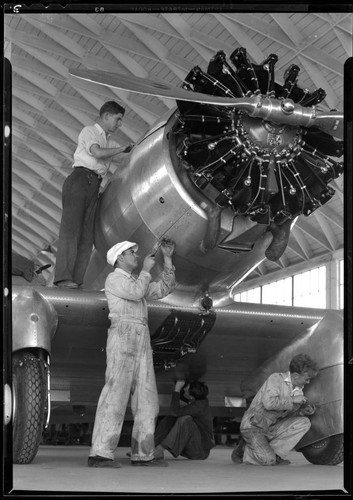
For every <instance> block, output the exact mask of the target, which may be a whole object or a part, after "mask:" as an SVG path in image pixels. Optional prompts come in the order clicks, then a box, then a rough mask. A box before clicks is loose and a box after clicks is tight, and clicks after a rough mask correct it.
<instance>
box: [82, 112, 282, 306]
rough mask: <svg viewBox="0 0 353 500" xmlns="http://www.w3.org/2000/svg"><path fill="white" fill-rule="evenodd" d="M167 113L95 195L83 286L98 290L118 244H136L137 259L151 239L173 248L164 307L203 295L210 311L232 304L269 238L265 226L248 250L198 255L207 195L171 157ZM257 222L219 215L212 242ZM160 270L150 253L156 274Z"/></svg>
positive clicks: (192, 301)
mask: <svg viewBox="0 0 353 500" xmlns="http://www.w3.org/2000/svg"><path fill="white" fill-rule="evenodd" d="M176 119H177V118H176V114H175V113H173V114H172V115H171V116H170V118H169V119H168V120H167V121H164V120H163V121H161V123H160V124H156V126H155V127H154V128H153V129H152V132H150V133H149V134H147V135H146V136H145V137H144V138H143V139H142V140H141V141H140V142H139V143H138V144H137V145H136V146H135V148H134V149H133V151H132V153H131V155H130V158H129V159H127V160H126V161H125V162H124V163H123V164H121V165H120V166H119V167H118V169H117V170H116V173H115V175H114V177H113V179H112V181H111V183H110V184H109V185H108V187H107V189H106V191H105V192H104V194H103V196H102V197H101V200H100V204H99V208H98V214H97V219H96V230H95V247H96V250H95V252H94V255H93V257H92V260H91V265H90V267H89V270H88V272H87V274H86V286H90V287H91V288H96V289H97V288H98V289H101V288H103V287H104V280H105V277H106V276H107V274H108V273H109V272H111V270H112V268H111V267H110V266H108V265H107V264H106V262H105V255H106V252H107V250H108V249H109V248H110V247H111V246H113V245H114V244H115V243H117V242H118V241H122V240H129V241H134V242H137V243H138V244H139V246H140V248H139V255H140V256H141V258H143V256H144V254H146V253H147V252H149V251H150V249H151V248H152V246H153V245H154V243H155V242H156V240H157V239H159V238H162V237H168V238H172V239H173V240H175V242H176V253H175V257H174V263H175V267H176V269H177V283H178V285H177V288H176V291H175V292H174V293H173V295H171V296H169V297H168V303H173V304H175V305H178V304H179V305H193V304H196V303H197V301H198V299H199V298H200V297H201V296H203V295H204V293H205V292H206V293H208V294H209V295H210V296H211V297H212V299H213V301H214V305H225V304H228V303H231V302H232V300H233V299H232V288H233V286H234V285H235V284H236V283H239V282H240V281H241V280H242V279H243V278H244V277H245V276H246V275H247V274H248V273H249V272H250V271H251V270H252V269H254V267H256V266H257V265H258V264H259V263H260V262H261V261H262V260H263V259H264V251H265V249H266V247H267V246H268V245H269V243H270V241H271V239H272V236H271V234H270V233H268V232H265V229H266V227H264V228H262V230H261V231H260V233H259V232H257V234H256V236H254V237H253V239H254V241H253V243H254V244H253V247H252V248H251V250H250V251H245V252H238V253H234V252H233V251H231V250H227V249H224V248H220V247H219V246H216V247H215V248H213V249H211V250H209V252H208V253H207V254H204V253H202V252H201V250H200V242H201V241H202V239H203V238H204V236H205V233H206V230H207V215H206V212H205V210H204V207H205V204H206V203H207V201H209V200H207V198H206V196H205V195H204V194H203V193H202V192H201V191H199V190H198V189H196V187H195V186H194V185H193V184H192V182H191V181H190V179H189V178H188V176H187V174H186V172H185V169H184V168H183V166H182V165H181V161H180V160H179V158H178V157H177V156H176V154H175V144H174V142H173V131H172V129H173V125H174V124H175V121H176ZM254 226H257V224H255V223H253V222H251V221H250V220H249V219H248V218H246V217H242V216H237V217H235V215H234V212H233V211H232V210H231V208H226V209H224V210H223V211H222V217H221V228H220V235H219V241H222V240H223V239H225V238H227V236H229V235H230V234H232V236H233V237H234V236H238V235H241V234H242V233H245V232H247V231H251V230H252V229H253V228H254ZM160 270H161V256H160V255H159V256H158V255H157V266H156V270H155V271H156V273H157V272H159V271H160Z"/></svg>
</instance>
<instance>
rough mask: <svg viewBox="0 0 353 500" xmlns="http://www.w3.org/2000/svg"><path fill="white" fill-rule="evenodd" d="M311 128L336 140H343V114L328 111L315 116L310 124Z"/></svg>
mask: <svg viewBox="0 0 353 500" xmlns="http://www.w3.org/2000/svg"><path fill="white" fill-rule="evenodd" d="M311 126H312V127H317V128H319V129H320V130H321V131H322V132H326V134H330V135H332V136H333V137H337V138H338V139H343V113H339V112H338V111H330V112H328V113H320V114H317V115H316V116H315V118H314V120H313V121H312V123H311Z"/></svg>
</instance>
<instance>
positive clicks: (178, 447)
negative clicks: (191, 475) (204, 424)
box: [154, 415, 210, 460]
mask: <svg viewBox="0 0 353 500" xmlns="http://www.w3.org/2000/svg"><path fill="white" fill-rule="evenodd" d="M154 442H155V446H157V445H159V444H160V445H161V446H163V448H165V449H166V450H168V451H170V453H171V454H172V455H173V456H174V457H178V456H179V455H181V456H182V457H186V458H190V459H191V460H205V459H206V458H207V457H208V455H209V454H210V452H209V451H207V450H204V448H203V447H202V439H201V434H200V430H199V428H198V427H197V425H196V424H195V422H194V419H193V418H192V417H191V416H190V415H186V416H184V417H165V418H163V419H162V420H161V421H160V423H159V424H158V425H157V428H156V431H155V435H154Z"/></svg>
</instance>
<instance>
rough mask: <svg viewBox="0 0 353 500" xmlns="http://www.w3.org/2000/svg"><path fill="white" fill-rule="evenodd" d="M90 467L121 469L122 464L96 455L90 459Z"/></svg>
mask: <svg viewBox="0 0 353 500" xmlns="http://www.w3.org/2000/svg"><path fill="white" fill-rule="evenodd" d="M88 467H110V468H111V469H119V467H121V464H120V463H119V462H117V461H116V460H112V459H111V458H105V457H100V456H99V455H96V456H95V457H88Z"/></svg>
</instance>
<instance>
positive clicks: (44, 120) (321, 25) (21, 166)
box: [4, 8, 352, 444]
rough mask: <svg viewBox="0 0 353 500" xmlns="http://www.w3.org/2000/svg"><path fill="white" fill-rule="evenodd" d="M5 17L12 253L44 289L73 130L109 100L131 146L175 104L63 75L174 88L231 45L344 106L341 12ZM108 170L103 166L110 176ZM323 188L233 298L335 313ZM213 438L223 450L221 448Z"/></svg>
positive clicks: (340, 211)
mask: <svg viewBox="0 0 353 500" xmlns="http://www.w3.org/2000/svg"><path fill="white" fill-rule="evenodd" d="M11 9H12V8H10V9H8V10H7V11H6V12H5V15H4V41H5V45H4V47H5V57H7V58H8V59H9V61H10V62H11V66H12V89H11V94H12V161H11V169H12V171H11V186H12V192H11V224H12V229H11V231H12V249H13V251H15V252H16V253H18V254H20V255H22V256H24V257H26V258H28V259H31V260H35V261H36V262H37V263H38V265H40V266H43V265H46V264H50V267H49V268H48V269H46V270H44V271H43V277H44V279H45V280H46V282H47V283H48V284H50V282H51V280H52V277H53V270H54V267H55V255H56V251H57V240H58V234H59V225H60V218H61V190H62V185H63V182H64V180H65V178H66V177H67V176H68V175H69V173H70V171H71V168H72V157H73V152H74V150H75V147H76V140H77V136H78V134H79V132H80V130H81V129H82V127H84V126H86V125H90V124H92V123H93V121H94V120H95V118H96V117H97V114H98V110H99V109H100V107H101V106H102V105H103V103H104V102H105V101H107V100H116V101H118V102H120V103H121V104H122V105H123V106H124V107H125V109H126V113H125V117H124V121H123V125H122V127H121V129H120V130H119V131H118V132H117V135H116V140H117V141H118V142H119V143H120V144H122V145H124V144H128V143H129V142H131V141H132V142H137V141H138V140H139V138H140V136H141V135H142V134H144V133H145V132H146V131H147V130H148V129H149V128H150V127H151V126H152V125H153V124H154V123H155V122H156V121H157V120H158V119H159V118H160V117H161V116H163V115H164V114H165V113H166V112H168V111H170V110H172V109H173V108H174V107H175V102H174V101H173V100H172V99H167V98H165V97H156V96H152V95H143V94H141V93H139V94H137V93H133V92H129V91H128V90H119V89H115V88H108V87H107V86H105V85H102V84H98V83H93V82H89V81H83V80H78V79H75V78H73V77H72V75H70V73H69V71H70V70H71V69H73V70H74V69H90V70H95V71H98V72H99V71H110V72H116V73H119V74H122V75H125V76H130V75H131V76H136V77H140V78H144V79H146V80H149V79H150V80H153V79H157V80H159V81H164V82H165V83H166V84H168V85H171V86H174V87H180V86H181V85H182V82H183V81H184V79H185V76H186V75H187V74H188V73H189V72H190V70H191V69H192V68H193V67H195V66H199V67H201V68H203V69H204V70H206V68H207V65H208V63H209V61H210V59H211V58H212V57H213V56H214V55H215V53H216V52H218V51H220V50H222V51H224V53H225V54H226V55H227V56H229V55H230V54H231V53H232V52H233V51H234V49H235V48H236V47H245V48H246V50H247V53H248V56H249V58H250V60H251V61H252V62H253V63H254V64H260V63H261V62H262V61H264V60H265V59H266V57H268V55H269V54H277V55H278V62H277V64H276V68H275V71H276V79H277V80H278V81H280V82H282V81H283V78H284V72H285V70H286V69H287V68H288V67H289V66H290V65H292V64H295V65H297V66H298V67H299V68H300V73H299V77H298V78H299V79H298V85H300V87H302V88H305V89H309V90H310V92H312V91H314V90H316V89H318V88H323V89H324V90H325V92H326V97H325V99H324V100H323V101H322V103H321V108H322V109H323V110H326V111H328V110H333V109H336V110H343V109H344V100H343V97H344V65H345V61H346V60H347V58H349V57H351V56H352V13H351V12H344V11H342V12H320V11H318V12H299V11H298V12H294V11H293V12H288V11H287V12H281V11H276V12H266V11H263V12H257V11H256V12H254V11H251V12H250V11H246V12H236V11H233V10H231V9H229V10H227V11H223V10H221V9H220V10H218V9H212V10H210V11H205V12H201V11H199V10H198V11H195V12H193V11H183V12H178V11H174V10H173V11H169V10H168V9H165V10H163V11H156V12H154V11H148V12H147V13H146V12H144V11H143V9H135V10H134V11H133V12H132V11H124V12H118V11H116V12H105V11H104V9H103V11H100V12H97V10H96V11H93V10H92V12H87V11H85V12H84V13H80V12H77V11H76V12H70V11H69V10H66V11H65V12H62V13H60V12H50V10H48V11H47V12H45V13H33V12H31V11H22V10H21V9H20V10H19V11H18V12H14V10H11ZM118 168H119V165H118V164H116V165H114V164H113V167H112V170H113V172H114V171H115V170H116V169H118ZM330 186H331V187H332V188H333V189H334V190H335V194H334V196H333V197H332V198H331V199H330V200H329V201H328V202H327V203H325V204H324V205H323V206H321V207H320V208H319V209H318V210H315V211H314V212H313V213H311V214H310V215H309V216H305V217H304V216H301V217H300V218H299V219H298V220H297V222H296V224H295V226H294V228H293V229H292V231H291V234H290V238H289V243H288V246H287V248H286V251H285V253H284V254H283V256H282V257H280V258H279V259H278V260H277V261H275V262H271V261H269V260H264V261H263V262H262V263H261V264H260V265H259V266H258V267H257V268H256V269H254V270H253V271H252V272H251V273H250V274H249V275H248V276H247V277H246V278H245V280H244V281H243V282H242V283H240V284H239V285H238V287H237V288H236V290H235V292H234V293H235V295H234V299H235V300H236V301H239V302H254V303H267V304H269V303H272V304H278V305H287V306H288V305H289V306H292V305H293V306H296V305H297V306H305V305H306V306H309V307H316V308H329V309H343V304H344V301H343V290H344V268H343V262H344V192H345V190H344V175H340V176H339V177H337V178H335V179H334V180H332V182H331V183H330ZM309 285H310V286H311V285H312V287H311V288H309ZM77 411H78V412H79V411H80V408H77ZM52 431H53V433H54V434H55V438H53V435H51V436H49V438H51V439H56V440H57V443H56V444H64V443H67V442H68V440H69V441H70V440H74V442H82V443H83V444H88V443H87V439H88V437H87V436H89V432H90V428H89V427H84V426H80V427H79V428H74V427H71V428H70V429H69V430H68V429H67V428H65V427H64V428H63V427H60V426H59V427H55V428H54V429H52ZM60 433H63V434H62V435H61V434H60ZM224 436H225V437H224ZM224 436H223V437H222V439H223V442H224V439H228V440H231V439H232V438H231V436H228V437H227V434H224ZM75 440H76V441H75ZM77 440H78V441H77Z"/></svg>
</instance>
